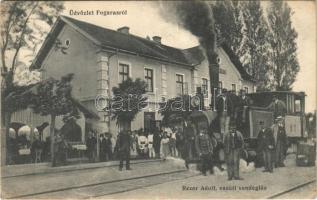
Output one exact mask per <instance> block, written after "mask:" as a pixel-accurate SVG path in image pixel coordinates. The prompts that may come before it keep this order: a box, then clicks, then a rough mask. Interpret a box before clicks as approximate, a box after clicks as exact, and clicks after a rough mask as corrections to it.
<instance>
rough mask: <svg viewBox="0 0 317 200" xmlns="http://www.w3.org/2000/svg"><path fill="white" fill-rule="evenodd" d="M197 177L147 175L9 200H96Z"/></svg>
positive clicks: (176, 173)
mask: <svg viewBox="0 0 317 200" xmlns="http://www.w3.org/2000/svg"><path fill="white" fill-rule="evenodd" d="M193 176H197V174H193V173H189V172H188V171H187V170H177V171H172V172H166V173H160V174H152V175H145V176H140V177H133V178H126V179H120V180H114V181H104V182H98V183H94V184H87V185H82V186H74V187H68V188H62V189H56V190H50V191H43V192H38V193H32V194H24V195H17V196H11V197H8V199H20V198H27V199H35V198H61V197H63V198H82V199H86V198H96V197H101V196H106V195H112V194H117V193H122V192H127V191H131V190H136V189H140V188H144V187H149V186H153V185H157V184H161V183H166V182H170V181H175V180H180V179H185V178H189V177H193Z"/></svg>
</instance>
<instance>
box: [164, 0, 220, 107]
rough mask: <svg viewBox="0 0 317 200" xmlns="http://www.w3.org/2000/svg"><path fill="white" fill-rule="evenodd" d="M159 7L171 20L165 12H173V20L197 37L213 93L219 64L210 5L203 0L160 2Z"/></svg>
mask: <svg viewBox="0 0 317 200" xmlns="http://www.w3.org/2000/svg"><path fill="white" fill-rule="evenodd" d="M160 7H161V12H162V16H163V17H165V18H166V19H167V20H168V21H171V16H166V13H173V14H175V16H174V20H175V19H176V21H174V22H175V23H177V24H180V25H182V26H183V27H184V28H185V29H187V30H189V31H190V32H191V33H192V34H193V35H195V36H196V37H197V38H198V40H199V43H200V45H201V46H202V47H203V48H204V50H205V52H206V56H207V59H208V62H209V76H210V88H211V92H212V94H213V91H214V89H215V88H218V83H219V65H218V63H217V58H218V55H217V49H216V42H217V41H216V32H215V25H214V19H213V16H212V9H211V7H210V6H209V5H208V4H207V3H206V2H204V1H183V2H178V1H176V2H168V3H167V2H162V3H161V4H160ZM172 20H173V17H172ZM211 104H213V101H212V102H211Z"/></svg>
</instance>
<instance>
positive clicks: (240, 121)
mask: <svg viewBox="0 0 317 200" xmlns="http://www.w3.org/2000/svg"><path fill="white" fill-rule="evenodd" d="M250 105H251V99H250V98H249V97H248V96H246V91H245V90H241V91H240V95H239V103H238V108H237V129H238V130H239V131H240V132H242V134H246V132H247V131H248V124H247V117H248V106H250Z"/></svg>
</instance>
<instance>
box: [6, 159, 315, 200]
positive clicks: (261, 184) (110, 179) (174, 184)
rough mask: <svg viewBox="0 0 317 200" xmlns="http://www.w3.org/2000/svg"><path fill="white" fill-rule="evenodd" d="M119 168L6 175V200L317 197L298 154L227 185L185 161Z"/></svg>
mask: <svg viewBox="0 0 317 200" xmlns="http://www.w3.org/2000/svg"><path fill="white" fill-rule="evenodd" d="M116 164H117V163H113V165H110V164H109V165H110V166H101V165H100V164H98V163H96V164H91V166H94V167H87V166H86V165H87V164H84V165H83V166H82V167H81V168H79V169H78V170H76V169H71V168H66V169H67V170H66V169H65V168H61V169H63V170H60V171H56V172H54V171H50V172H49V173H47V172H43V173H37V174H30V173H24V174H20V175H17V176H7V177H2V181H1V184H2V192H3V193H2V198H4V199H8V198H9V199H10V198H14V199H16V198H18V199H20V198H28V199H38V198H45V199H60V198H70V199H86V198H111V199H117V198H118V199H124V198H134V199H136V198H141V199H142V198H145V199H148V198H149V197H151V199H153V198H169V199H171V198H178V199H179V198H190V199H195V198H200V199H201V198H217V199H219V198H221V199H224V198H235V199H239V198H241V199H245V198H247V199H252V198H261V199H263V198H278V197H285V196H287V197H289V195H290V194H292V193H295V194H299V193H297V192H294V191H295V189H296V190H298V188H299V191H301V194H302V195H307V196H302V198H304V197H311V196H312V195H314V194H313V192H315V194H316V190H312V189H311V188H315V187H314V185H315V184H316V167H298V166H296V165H295V155H294V154H291V155H288V157H287V160H286V162H285V164H286V167H283V168H278V169H275V170H274V173H263V172H262V170H263V169H262V168H257V169H255V170H254V171H251V172H245V173H242V174H241V176H242V177H243V178H244V180H242V181H227V175H226V173H223V174H222V175H220V174H219V175H208V176H202V175H201V174H200V173H198V172H197V171H195V170H186V168H185V167H184V162H182V160H179V159H168V160H166V161H161V160H152V161H150V162H147V161H138V163H134V164H132V165H131V167H132V170H131V171H130V170H128V171H127V170H123V171H118V166H117V165H116ZM95 165H96V166H95ZM77 167H78V166H77ZM85 167H86V168H85ZM26 171H27V170H26ZM304 186H305V188H304ZM306 186H308V189H307V187H306ZM195 188H196V189H195ZM202 188H204V189H202ZM303 188H304V189H303ZM297 198H298V197H297Z"/></svg>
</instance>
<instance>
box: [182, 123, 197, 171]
mask: <svg viewBox="0 0 317 200" xmlns="http://www.w3.org/2000/svg"><path fill="white" fill-rule="evenodd" d="M195 136H196V130H195V127H194V126H193V124H192V122H191V121H190V120H187V122H186V123H185V127H184V145H183V148H182V153H181V155H182V158H183V159H184V160H185V166H186V168H187V169H188V162H189V160H190V159H191V158H193V157H194V156H195V154H196V151H195Z"/></svg>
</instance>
